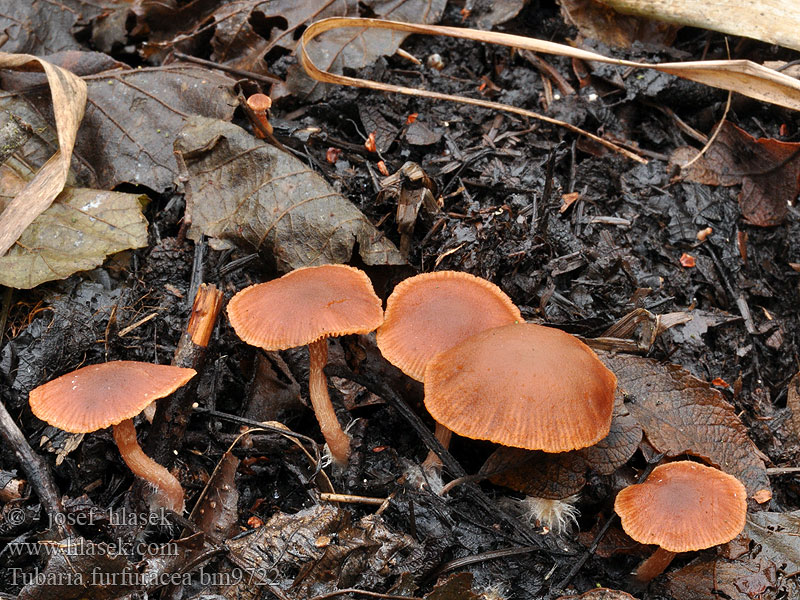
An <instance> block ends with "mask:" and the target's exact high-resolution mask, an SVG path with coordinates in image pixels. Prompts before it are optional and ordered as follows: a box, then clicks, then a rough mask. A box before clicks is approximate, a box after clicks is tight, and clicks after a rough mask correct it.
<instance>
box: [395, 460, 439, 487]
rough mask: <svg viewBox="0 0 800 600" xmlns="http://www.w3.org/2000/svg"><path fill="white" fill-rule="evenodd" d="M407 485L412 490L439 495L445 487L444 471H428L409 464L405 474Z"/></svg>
mask: <svg viewBox="0 0 800 600" xmlns="http://www.w3.org/2000/svg"><path fill="white" fill-rule="evenodd" d="M403 475H404V476H405V479H406V484H407V485H409V486H410V487H411V488H412V489H417V490H422V489H427V490H430V491H431V492H432V493H434V494H437V495H438V494H439V493H440V492H441V491H442V488H443V487H444V482H443V481H442V471H441V469H439V468H430V469H426V468H424V467H422V466H421V465H417V464H414V463H411V462H409V463H408V464H406V469H405V471H404V472H403Z"/></svg>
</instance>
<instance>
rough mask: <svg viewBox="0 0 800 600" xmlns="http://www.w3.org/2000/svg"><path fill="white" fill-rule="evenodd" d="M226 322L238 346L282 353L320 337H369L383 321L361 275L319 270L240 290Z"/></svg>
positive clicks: (324, 267) (330, 268) (331, 267)
mask: <svg viewBox="0 0 800 600" xmlns="http://www.w3.org/2000/svg"><path fill="white" fill-rule="evenodd" d="M228 318H229V319H230V321H231V325H233V328H234V330H235V331H236V335H238V336H239V338H241V339H242V341H244V342H246V343H248V344H250V345H251V346H258V347H259V348H263V349H265V350H285V349H288V348H295V347H297V346H305V345H306V344H310V343H311V342H314V341H316V340H318V339H321V338H324V337H329V336H338V335H348V334H354V333H369V332H370V331H373V330H374V329H375V328H376V327H378V325H380V324H381V323H382V322H383V308H382V307H381V300H380V298H378V296H377V295H376V294H375V291H374V290H373V289H372V282H370V280H369V277H367V275H366V273H364V272H363V271H360V270H359V269H355V268H353V267H349V266H347V265H322V266H319V267H303V268H301V269H296V270H295V271H291V272H290V273H287V274H286V275H284V276H283V277H281V278H279V279H274V280H273V281H268V282H267V283H259V284H256V285H251V286H250V287H248V288H245V289H243V290H242V291H240V292H239V293H238V294H236V295H235V296H234V297H233V298H231V301H230V303H229V304H228Z"/></svg>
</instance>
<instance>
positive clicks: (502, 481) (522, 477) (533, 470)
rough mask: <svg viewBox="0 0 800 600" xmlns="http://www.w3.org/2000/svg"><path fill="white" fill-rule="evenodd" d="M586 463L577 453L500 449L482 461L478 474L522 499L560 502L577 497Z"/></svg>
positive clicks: (583, 477)
mask: <svg viewBox="0 0 800 600" xmlns="http://www.w3.org/2000/svg"><path fill="white" fill-rule="evenodd" d="M586 469H587V465H586V461H585V460H584V458H583V457H582V456H581V455H580V453H579V452H578V451H575V450H573V451H571V452H559V453H556V454H550V453H548V452H541V451H539V450H523V449H522V448H509V447H507V446H501V447H500V448H498V449H497V450H495V451H494V452H492V454H491V455H490V456H489V458H488V459H486V462H485V463H484V464H483V466H482V467H481V472H482V473H487V474H488V473H496V474H495V475H491V476H490V477H489V481H491V482H492V483H494V484H495V485H501V486H503V487H507V488H509V489H512V490H516V491H518V492H522V493H523V494H525V495H526V496H535V497H537V498H549V499H553V500H561V499H563V498H567V497H568V496H571V495H572V494H577V493H578V492H579V491H580V490H581V489H583V486H584V485H586Z"/></svg>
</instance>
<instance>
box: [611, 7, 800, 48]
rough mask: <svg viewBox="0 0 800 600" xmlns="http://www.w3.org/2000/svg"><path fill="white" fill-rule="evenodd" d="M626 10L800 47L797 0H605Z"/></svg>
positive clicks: (662, 19) (663, 19)
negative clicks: (711, 0) (712, 0)
mask: <svg viewBox="0 0 800 600" xmlns="http://www.w3.org/2000/svg"><path fill="white" fill-rule="evenodd" d="M602 1H603V2H604V3H605V4H607V5H609V6H611V7H613V8H614V9H616V10H617V11H619V12H621V13H625V14H632V15H639V16H641V17H645V18H648V19H656V20H658V21H665V22H667V23H677V24H679V25H690V26H692V27H700V28H702V29H711V30H712V31H721V32H723V33H730V34H731V35H740V36H744V37H749V38H754V39H757V40H761V41H762V42H767V43H768V44H778V45H779V46H786V47H787V48H793V49H795V50H800V37H798V35H797V31H798V30H800V13H799V12H798V11H797V2H796V0H759V1H758V2H752V3H750V2H740V1H739V0H714V2H698V0H602Z"/></svg>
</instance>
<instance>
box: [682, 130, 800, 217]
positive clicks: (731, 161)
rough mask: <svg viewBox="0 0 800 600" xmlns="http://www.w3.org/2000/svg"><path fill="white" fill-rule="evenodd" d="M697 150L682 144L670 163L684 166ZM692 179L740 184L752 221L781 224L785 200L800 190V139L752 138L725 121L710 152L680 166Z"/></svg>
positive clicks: (741, 200)
mask: <svg viewBox="0 0 800 600" xmlns="http://www.w3.org/2000/svg"><path fill="white" fill-rule="evenodd" d="M696 155H697V151H696V150H694V149H687V148H685V147H684V148H678V149H677V150H676V151H675V153H674V154H673V156H672V159H671V160H670V162H671V163H673V164H677V165H684V164H686V163H687V162H688V161H689V160H691V159H692V158H693V157H694V156H696ZM681 176H682V177H683V178H685V179H687V180H689V181H694V182H697V183H704V184H706V185H725V186H729V185H738V184H741V185H742V192H741V194H739V208H740V209H741V211H742V216H743V217H744V218H745V219H747V220H748V221H750V222H751V223H752V224H753V225H758V226H761V227H770V226H772V225H780V224H781V223H782V222H783V220H784V219H785V218H786V215H787V213H788V209H787V204H788V203H790V202H793V201H794V199H795V198H796V197H797V194H798V192H800V144H798V143H788V142H780V141H778V140H775V139H771V138H758V139H756V138H754V137H752V136H751V135H750V134H748V133H747V132H746V131H744V130H742V129H740V128H739V127H737V126H736V125H734V124H733V123H730V122H729V121H725V122H724V123H723V124H722V127H721V128H720V131H719V135H717V139H716V140H715V141H714V143H713V144H712V145H711V146H710V147H709V148H708V150H707V152H706V153H705V154H704V155H703V156H701V157H700V158H699V159H698V160H696V161H695V162H694V163H693V164H692V165H691V166H689V167H687V168H685V169H683V170H682V171H681Z"/></svg>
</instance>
